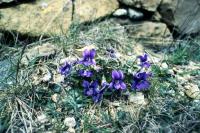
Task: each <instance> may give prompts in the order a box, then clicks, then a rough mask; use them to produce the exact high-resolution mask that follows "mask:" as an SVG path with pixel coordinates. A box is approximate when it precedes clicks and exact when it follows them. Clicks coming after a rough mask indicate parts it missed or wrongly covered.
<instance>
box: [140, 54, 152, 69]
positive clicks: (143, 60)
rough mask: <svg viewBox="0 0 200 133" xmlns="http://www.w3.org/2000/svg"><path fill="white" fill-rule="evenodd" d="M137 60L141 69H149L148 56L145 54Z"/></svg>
mask: <svg viewBox="0 0 200 133" xmlns="http://www.w3.org/2000/svg"><path fill="white" fill-rule="evenodd" d="M138 58H139V59H140V63H141V64H140V66H141V67H146V68H149V67H150V63H149V62H148V55H147V54H146V53H145V54H144V55H143V56H142V55H141V56H138Z"/></svg>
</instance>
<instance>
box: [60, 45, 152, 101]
mask: <svg viewBox="0 0 200 133" xmlns="http://www.w3.org/2000/svg"><path fill="white" fill-rule="evenodd" d="M82 56H83V57H82V58H81V59H80V60H79V61H77V64H73V65H72V64H70V63H65V64H64V65H63V66H62V67H61V68H60V69H59V70H60V73H61V74H62V75H65V76H66V75H68V74H69V73H70V71H71V69H72V67H74V66H77V68H78V69H77V72H76V74H77V75H78V76H79V77H80V78H79V79H78V80H82V81H81V82H82V83H81V86H82V87H83V93H84V95H85V96H87V97H91V98H92V100H93V101H94V102H95V103H98V102H100V101H101V100H102V98H103V96H104V94H105V93H106V92H108V91H110V90H112V91H111V92H116V91H127V88H128V87H129V86H131V90H135V91H143V90H147V89H149V88H150V85H151V84H150V81H149V80H148V79H149V77H151V75H152V74H151V73H148V72H147V71H148V69H149V67H150V63H149V61H148V56H147V54H146V53H145V54H144V55H142V56H139V57H138V59H139V60H140V69H139V70H137V73H135V74H133V75H132V79H130V80H131V81H132V82H131V81H127V80H126V79H125V75H128V74H126V73H124V72H123V71H122V70H112V72H111V75H110V76H109V77H107V78H108V79H110V80H109V81H110V82H106V81H105V80H103V79H102V77H103V75H104V74H103V75H102V73H103V72H102V71H104V69H103V68H102V69H101V70H102V71H101V70H100V69H98V70H96V69H94V68H96V67H97V66H96V61H95V56H96V50H95V49H90V50H89V49H86V50H85V51H84V52H83V55H82ZM109 72H110V71H109ZM130 82H131V83H130Z"/></svg>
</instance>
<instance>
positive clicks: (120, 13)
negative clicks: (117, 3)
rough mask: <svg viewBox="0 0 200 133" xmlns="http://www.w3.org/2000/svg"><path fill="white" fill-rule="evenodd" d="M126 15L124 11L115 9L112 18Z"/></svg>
mask: <svg viewBox="0 0 200 133" xmlns="http://www.w3.org/2000/svg"><path fill="white" fill-rule="evenodd" d="M127 14H128V12H127V10H126V9H117V10H116V11H115V12H114V13H113V16H115V17H121V16H126V15H127Z"/></svg>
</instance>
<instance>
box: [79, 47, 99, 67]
mask: <svg viewBox="0 0 200 133" xmlns="http://www.w3.org/2000/svg"><path fill="white" fill-rule="evenodd" d="M95 55H96V50H95V49H91V50H88V49H86V50H84V52H83V58H82V59H81V60H80V62H79V63H80V64H83V65H85V66H90V65H96V61H95V59H94V57H95Z"/></svg>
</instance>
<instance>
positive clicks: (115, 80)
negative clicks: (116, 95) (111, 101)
mask: <svg viewBox="0 0 200 133" xmlns="http://www.w3.org/2000/svg"><path fill="white" fill-rule="evenodd" d="M123 79H124V74H123V72H122V71H121V70H119V71H117V70H113V71H112V82H111V83H110V85H109V88H114V89H116V90H125V89H126V84H125V83H124V82H123Z"/></svg>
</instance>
